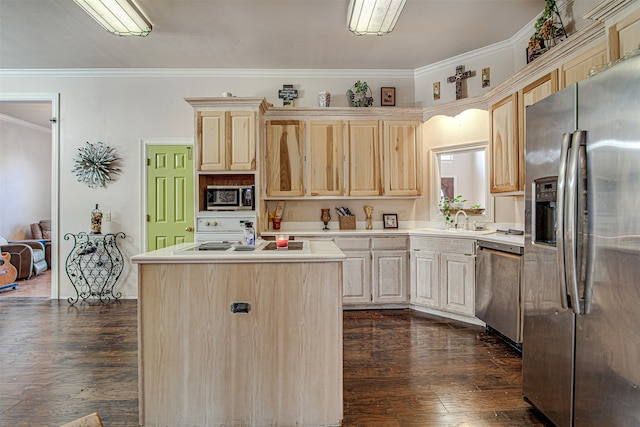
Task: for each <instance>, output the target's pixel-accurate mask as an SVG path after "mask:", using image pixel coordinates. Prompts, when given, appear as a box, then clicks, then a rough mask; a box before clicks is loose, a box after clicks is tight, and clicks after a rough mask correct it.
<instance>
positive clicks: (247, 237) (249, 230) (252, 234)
mask: <svg viewBox="0 0 640 427" xmlns="http://www.w3.org/2000/svg"><path fill="white" fill-rule="evenodd" d="M244 244H245V245H252V246H255V244H256V230H255V229H254V228H253V223H252V222H250V221H248V222H246V223H245V229H244Z"/></svg>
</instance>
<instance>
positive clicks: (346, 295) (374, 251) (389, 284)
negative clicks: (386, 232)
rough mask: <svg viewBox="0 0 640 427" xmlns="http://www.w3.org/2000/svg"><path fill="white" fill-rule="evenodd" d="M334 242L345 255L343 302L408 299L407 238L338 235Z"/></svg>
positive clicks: (388, 302) (395, 302)
mask: <svg viewBox="0 0 640 427" xmlns="http://www.w3.org/2000/svg"><path fill="white" fill-rule="evenodd" d="M335 243H336V245H337V246H338V247H339V248H340V249H341V250H342V251H343V252H344V254H345V255H346V256H347V260H346V261H345V262H344V268H343V274H344V277H343V285H342V289H343V291H342V292H343V298H342V302H343V304H344V305H347V306H362V305H372V304H375V305H378V304H402V303H406V302H407V282H408V279H407V278H408V269H407V244H408V242H407V238H406V237H373V238H370V237H339V238H336V240H335Z"/></svg>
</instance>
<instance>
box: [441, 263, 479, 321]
mask: <svg viewBox="0 0 640 427" xmlns="http://www.w3.org/2000/svg"><path fill="white" fill-rule="evenodd" d="M474 274H475V259H474V257H473V256H470V255H464V254H450V253H443V254H441V255H440V279H441V280H440V307H441V308H442V309H443V310H444V311H447V312H449V313H457V314H463V315H466V316H474V315H475V276H474Z"/></svg>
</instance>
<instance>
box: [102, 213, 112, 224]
mask: <svg viewBox="0 0 640 427" xmlns="http://www.w3.org/2000/svg"><path fill="white" fill-rule="evenodd" d="M104 221H105V222H110V221H111V212H105V213H104Z"/></svg>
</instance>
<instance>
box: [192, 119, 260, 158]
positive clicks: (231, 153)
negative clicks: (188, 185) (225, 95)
mask: <svg viewBox="0 0 640 427" xmlns="http://www.w3.org/2000/svg"><path fill="white" fill-rule="evenodd" d="M255 121H256V118H255V113H254V112H253V111H198V112H196V133H197V147H198V153H199V154H198V162H197V170H199V171H252V170H255V169H256V139H255Z"/></svg>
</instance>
